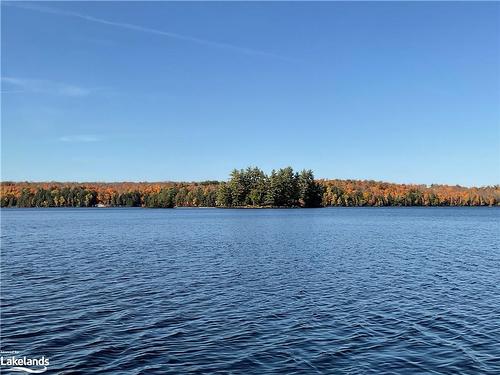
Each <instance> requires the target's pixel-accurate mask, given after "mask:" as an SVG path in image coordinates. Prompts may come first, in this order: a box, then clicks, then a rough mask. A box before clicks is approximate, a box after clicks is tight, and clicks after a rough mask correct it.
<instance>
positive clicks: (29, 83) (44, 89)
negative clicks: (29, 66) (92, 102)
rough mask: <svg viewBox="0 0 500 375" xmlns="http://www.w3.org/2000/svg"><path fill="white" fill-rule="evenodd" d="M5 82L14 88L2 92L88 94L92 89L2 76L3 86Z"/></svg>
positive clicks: (42, 80) (64, 94) (41, 80)
mask: <svg viewBox="0 0 500 375" xmlns="http://www.w3.org/2000/svg"><path fill="white" fill-rule="evenodd" d="M5 84H6V85H8V86H11V87H12V88H13V89H12V90H9V89H7V90H2V93H13V92H33V93H42V94H52V95H62V96H87V95H89V94H90V90H89V89H86V88H83V87H79V86H75V85H69V84H67V83H62V82H54V81H49V80H44V79H28V78H19V77H2V86H4V85H5Z"/></svg>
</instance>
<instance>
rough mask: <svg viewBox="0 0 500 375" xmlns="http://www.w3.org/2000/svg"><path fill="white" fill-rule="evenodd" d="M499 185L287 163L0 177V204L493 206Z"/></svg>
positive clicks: (497, 202)
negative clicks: (319, 174)
mask: <svg viewBox="0 0 500 375" xmlns="http://www.w3.org/2000/svg"><path fill="white" fill-rule="evenodd" d="M498 205H500V186H499V185H495V186H488V187H480V188H476V187H472V188H466V187H461V186H458V185H456V186H449V185H431V186H427V185H405V184H392V183H386V182H378V181H360V180H315V179H314V175H313V172H312V171H310V170H303V171H301V172H299V173H296V172H294V171H293V169H292V168H291V167H287V168H282V169H279V170H273V171H272V172H271V174H270V175H266V174H265V173H264V172H263V171H262V170H260V169H259V168H247V169H241V170H236V169H235V170H233V171H232V172H231V175H230V179H229V181H227V182H219V181H204V182H190V183H179V182H160V183H143V182H139V183H132V182H120V183H60V182H44V183H38V182H37V183H30V182H2V183H1V206H2V207H94V206H106V207H151V208H172V207H327V206H343V207H361V206H498Z"/></svg>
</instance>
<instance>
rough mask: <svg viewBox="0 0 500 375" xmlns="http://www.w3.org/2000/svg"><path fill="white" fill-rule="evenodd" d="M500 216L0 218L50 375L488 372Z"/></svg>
mask: <svg viewBox="0 0 500 375" xmlns="http://www.w3.org/2000/svg"><path fill="white" fill-rule="evenodd" d="M499 233H500V209H498V208H332V209H328V208H324V209H288V210H280V209H261V210H249V209H242V210H224V209H174V210H150V209H69V208H66V209H3V210H2V239H1V241H2V242H1V244H2V254H1V255H2V258H1V262H2V263H1V271H2V275H1V277H2V289H1V307H2V309H1V323H2V327H1V328H2V330H1V343H2V350H17V351H19V352H20V355H27V356H34V357H39V356H41V355H45V356H46V357H48V358H49V359H50V366H49V371H47V373H50V374H79V373H81V374H94V373H95V374H97V373H99V374H101V373H102V374H117V375H118V374H165V373H188V372H198V373H214V372H218V373H228V374H230V373H232V374H263V373H286V374H293V373H297V374H302V373H304V374H306V373H307V374H314V373H327V372H334V373H336V374H341V373H345V374H369V373H373V374H383V373H394V374H401V373H408V374H416V373H422V374H430V373H436V374H438V373H439V374H454V373H469V374H472V373H474V374H478V373H482V374H498V373H499V372H500V286H499V284H500V240H499Z"/></svg>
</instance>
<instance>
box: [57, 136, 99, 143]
mask: <svg viewBox="0 0 500 375" xmlns="http://www.w3.org/2000/svg"><path fill="white" fill-rule="evenodd" d="M58 141H59V142H68V143H89V142H99V141H101V138H99V137H96V136H95V135H66V136H64V137H59V138H58Z"/></svg>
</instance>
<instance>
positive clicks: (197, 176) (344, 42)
mask: <svg viewBox="0 0 500 375" xmlns="http://www.w3.org/2000/svg"><path fill="white" fill-rule="evenodd" d="M250 165H252V166H253V165H256V166H259V167H261V168H263V169H264V170H265V171H267V172H269V171H270V170H271V169H272V168H279V167H283V166H287V165H291V166H292V167H294V168H295V169H301V168H311V169H313V170H314V172H315V175H316V177H325V178H354V179H376V180H385V181H393V182H408V183H449V184H462V185H487V184H498V183H500V3H494V2H489V3H480V2H469V3H464V2H453V3H451V2H444V3H432V2H422V3H402V2H398V3H394V2H385V3H334V2H330V3H325V2H321V3H282V2H278V3H242V2H238V3H227V2H222V3H167V2H164V3H159V2H150V3H129V2H120V3H117V2H115V3H112V2H106V3H101V2H88V3H73V2H54V3H49V2H45V3H6V2H3V4H2V180H34V181H40V180H62V181H68V180H71V181H74V180H76V181H96V180H97V181H123V180H128V181H144V180H147V181H159V180H205V179H226V178H227V175H228V173H229V172H230V170H231V169H232V168H235V167H236V168H242V167H246V166H250Z"/></svg>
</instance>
